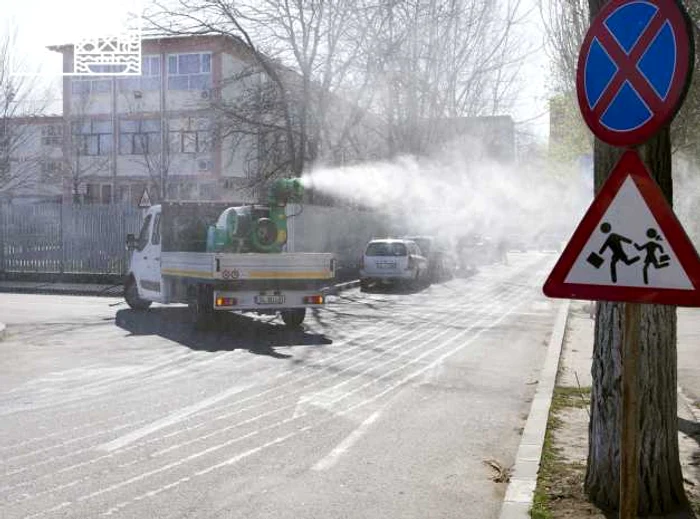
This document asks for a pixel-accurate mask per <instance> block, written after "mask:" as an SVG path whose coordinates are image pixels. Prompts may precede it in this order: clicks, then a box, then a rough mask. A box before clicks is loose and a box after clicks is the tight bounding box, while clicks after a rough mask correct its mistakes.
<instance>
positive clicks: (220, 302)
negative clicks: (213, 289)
mask: <svg viewBox="0 0 700 519" xmlns="http://www.w3.org/2000/svg"><path fill="white" fill-rule="evenodd" d="M237 304H238V300H237V299H236V298H235V297H217V298H216V306H218V307H226V306H236V305H237Z"/></svg>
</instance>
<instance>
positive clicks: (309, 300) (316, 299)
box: [304, 296, 323, 305]
mask: <svg viewBox="0 0 700 519" xmlns="http://www.w3.org/2000/svg"><path fill="white" fill-rule="evenodd" d="M304 304H305V305H322V304H323V296H305V297H304Z"/></svg>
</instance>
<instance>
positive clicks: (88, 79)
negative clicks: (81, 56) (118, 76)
mask: <svg viewBox="0 0 700 519" xmlns="http://www.w3.org/2000/svg"><path fill="white" fill-rule="evenodd" d="M90 70H91V71H92V72H93V73H94V74H99V73H100V72H105V73H113V72H119V71H120V70H121V66H120V65H91V66H90ZM112 79H113V78H111V77H104V76H94V75H87V74H86V75H85V76H74V77H73V79H72V80H71V92H72V93H74V94H108V93H110V92H111V91H112Z"/></svg>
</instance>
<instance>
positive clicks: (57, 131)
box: [41, 124, 63, 146]
mask: <svg viewBox="0 0 700 519" xmlns="http://www.w3.org/2000/svg"><path fill="white" fill-rule="evenodd" d="M62 143H63V126H62V125H60V124H52V125H49V126H42V127H41V144H42V145H44V146H60V145H61V144H62Z"/></svg>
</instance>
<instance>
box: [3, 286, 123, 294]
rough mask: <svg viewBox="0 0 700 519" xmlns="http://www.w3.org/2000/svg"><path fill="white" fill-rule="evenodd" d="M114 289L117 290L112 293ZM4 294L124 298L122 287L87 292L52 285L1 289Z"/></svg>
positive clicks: (85, 290)
mask: <svg viewBox="0 0 700 519" xmlns="http://www.w3.org/2000/svg"><path fill="white" fill-rule="evenodd" d="M117 287H118V289H117ZM112 289H117V290H114V291H112ZM0 293H3V294H43V295H67V296H97V297H123V295H122V290H121V286H120V285H115V286H114V287H107V288H106V289H102V290H87V289H80V288H70V289H61V288H55V287H53V286H52V284H51V283H48V284H46V285H39V286H36V287H0Z"/></svg>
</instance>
